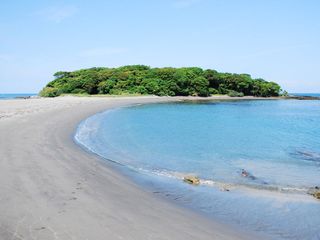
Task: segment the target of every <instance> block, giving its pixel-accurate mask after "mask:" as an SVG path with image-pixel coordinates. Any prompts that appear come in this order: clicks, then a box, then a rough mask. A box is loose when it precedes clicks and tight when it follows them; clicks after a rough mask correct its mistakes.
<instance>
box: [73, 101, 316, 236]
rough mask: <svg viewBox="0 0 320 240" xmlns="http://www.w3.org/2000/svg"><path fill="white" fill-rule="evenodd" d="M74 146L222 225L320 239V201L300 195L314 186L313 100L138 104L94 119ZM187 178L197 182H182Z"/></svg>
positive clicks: (80, 130) (86, 123)
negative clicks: (124, 169) (116, 165)
mask: <svg viewBox="0 0 320 240" xmlns="http://www.w3.org/2000/svg"><path fill="white" fill-rule="evenodd" d="M75 139H76V140H77V141H78V142H79V143H80V144H82V145H83V146H85V147H86V148H87V149H89V150H91V151H93V152H95V153H97V154H99V155H100V156H102V157H104V158H106V159H110V160H112V161H116V162H118V163H121V164H123V165H125V166H128V168H129V169H132V170H134V172H135V173H136V175H140V176H141V179H143V180H141V182H144V183H146V182H147V183H148V184H149V185H151V186H152V188H153V189H154V192H155V193H159V194H162V195H164V196H167V197H169V198H171V199H173V200H175V201H176V202H178V203H181V204H184V205H187V206H189V207H192V208H194V209H196V210H198V211H201V212H203V213H205V214H207V215H208V216H212V217H214V218H215V219H218V220H220V221H222V222H226V223H230V224H232V225H235V226H238V227H241V228H244V229H246V230H248V231H255V232H259V233H263V234H266V235H267V236H269V237H271V238H272V239H320V233H319V226H320V201H317V200H315V199H313V198H312V197H311V196H309V195H308V194H307V192H308V191H309V189H310V188H311V187H315V186H319V185H320V101H299V100H268V101H265V100H261V101H222V102H197V103H195V102H185V103H181V102H180V103H166V104H163V103H162V104H149V105H139V106H133V107H128V108H120V109H115V110H110V111H107V112H104V113H100V114H97V115H95V116H92V117H91V118H89V119H87V120H85V121H84V122H83V123H81V124H80V126H79V128H78V131H77V133H76V136H75ZM186 175H196V176H199V178H200V179H201V185H200V186H198V187H194V186H191V185H187V184H185V183H183V181H182V179H183V177H184V176H186ZM226 189H228V190H229V191H225V190H226Z"/></svg>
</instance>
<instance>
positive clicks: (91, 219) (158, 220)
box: [0, 97, 255, 240]
mask: <svg viewBox="0 0 320 240" xmlns="http://www.w3.org/2000/svg"><path fill="white" fill-rule="evenodd" d="M168 100H172V99H171V98H158V97H134V98H90V97H60V98H55V99H28V100H3V101H0V183H1V185H0V239H1V240H7V239H8V240H9V239H11V240H14V239H39V240H46V239H74V240H82V239H83V240H84V239H89V240H100V239H101V240H102V239H103V240H105V239H112V240H113V239H125V240H127V239H128V240H129V239H137V240H143V239H166V240H168V239H184V240H186V239H199V240H201V239H221V240H222V239H255V238H254V237H250V236H248V235H245V234H243V233H239V232H237V231H235V230H232V229H230V228H229V227H228V226H225V225H222V224H219V223H216V222H214V221H209V220H208V219H205V218H204V217H202V216H200V215H197V214H196V213H193V212H191V211H189V210H186V209H183V208H180V207H178V206H176V205H174V204H172V203H169V202H167V201H165V200H163V199H159V198H158V197H157V196H155V195H154V194H152V193H151V192H149V191H147V190H144V189H142V188H141V187H139V186H137V185H136V184H134V183H132V182H131V181H130V179H127V178H126V177H124V176H122V175H121V174H120V173H118V172H117V171H115V170H113V169H112V164H110V163H104V161H103V160H101V159H100V158H98V157H96V156H94V155H92V154H89V153H87V152H85V151H83V150H82V149H81V148H80V147H79V146H78V145H76V144H75V143H74V142H73V134H74V131H75V129H76V127H77V124H78V123H79V122H80V121H81V120H83V119H85V118H86V117H88V116H90V115H92V114H94V113H96V112H99V111H102V110H106V109H108V108H112V107H118V106H124V105H128V104H134V103H147V102H159V101H168Z"/></svg>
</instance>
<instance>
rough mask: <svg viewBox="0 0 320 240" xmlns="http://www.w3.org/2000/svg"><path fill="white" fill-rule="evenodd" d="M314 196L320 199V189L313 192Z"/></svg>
mask: <svg viewBox="0 0 320 240" xmlns="http://www.w3.org/2000/svg"><path fill="white" fill-rule="evenodd" d="M313 196H314V197H315V198H316V199H319V200H320V191H317V192H315V193H314V194H313Z"/></svg>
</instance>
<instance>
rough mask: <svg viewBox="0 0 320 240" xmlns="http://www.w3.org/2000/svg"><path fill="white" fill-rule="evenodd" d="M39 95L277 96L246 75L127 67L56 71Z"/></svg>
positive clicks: (269, 86)
mask: <svg viewBox="0 0 320 240" xmlns="http://www.w3.org/2000/svg"><path fill="white" fill-rule="evenodd" d="M53 76H54V77H55V79H54V80H53V81H51V82H49V83H48V84H47V85H46V87H45V88H44V89H43V90H42V91H41V92H40V95H41V96H46V97H54V96H59V95H60V94H68V93H86V94H122V93H132V94H153V95H159V96H204V97H205V96H209V95H210V94H229V93H230V95H234V96H236V95H237V96H243V95H245V96H247V95H251V96H262V97H270V96H279V94H280V92H281V88H280V86H279V85H278V84H277V83H274V82H267V81H265V80H264V79H261V78H259V79H253V78H252V77H251V76H250V75H249V74H234V73H220V72H218V71H216V70H212V69H207V70H203V69H201V68H198V67H184V68H171V67H165V68H150V67H149V66H144V65H130V66H123V67H119V68H104V67H100V68H89V69H81V70H77V71H73V72H66V71H59V72H57V73H55V74H54V75H53Z"/></svg>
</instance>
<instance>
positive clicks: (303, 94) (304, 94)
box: [290, 93, 320, 97]
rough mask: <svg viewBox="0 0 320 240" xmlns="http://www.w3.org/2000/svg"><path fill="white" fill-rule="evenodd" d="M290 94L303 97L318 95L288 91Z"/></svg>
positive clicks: (316, 94) (315, 94)
mask: <svg viewBox="0 0 320 240" xmlns="http://www.w3.org/2000/svg"><path fill="white" fill-rule="evenodd" d="M290 95H294V96H304V97H320V93H290Z"/></svg>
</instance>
